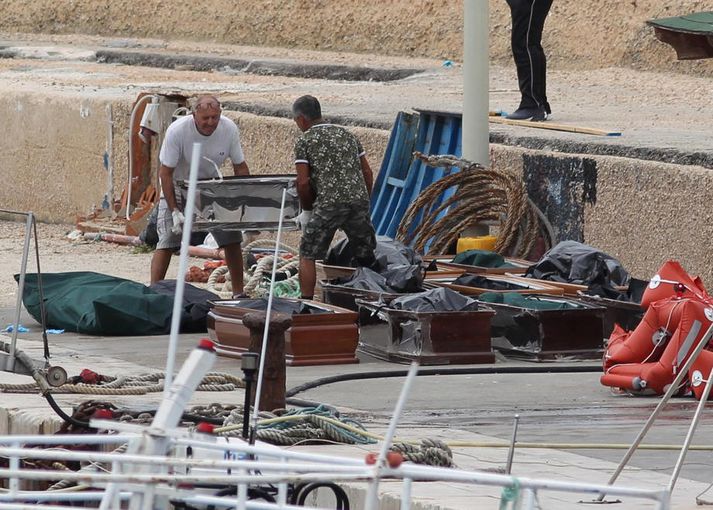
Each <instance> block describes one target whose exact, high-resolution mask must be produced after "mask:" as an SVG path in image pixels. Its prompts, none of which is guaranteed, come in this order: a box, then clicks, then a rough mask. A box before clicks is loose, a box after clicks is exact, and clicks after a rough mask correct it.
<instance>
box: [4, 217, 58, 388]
mask: <svg viewBox="0 0 713 510" xmlns="http://www.w3.org/2000/svg"><path fill="white" fill-rule="evenodd" d="M0 213H3V214H9V215H14V216H25V217H26V218H27V219H26V224H25V242H24V244H23V248H22V262H21V264H20V276H19V279H18V282H17V284H18V287H17V301H16V304H15V318H14V321H13V325H12V326H13V327H12V336H11V340H10V345H9V347H4V346H2V345H0V370H3V371H5V372H12V373H16V374H23V375H32V374H33V371H36V370H37V369H38V368H42V370H41V372H42V375H43V377H44V378H45V379H46V380H47V383H48V384H49V385H50V386H61V385H63V384H64V383H65V382H67V372H66V371H65V370H64V369H63V368H62V367H51V366H50V363H49V359H50V351H49V342H48V340H47V312H46V310H45V296H44V290H43V287H42V271H41V270H40V250H39V245H38V241H37V222H36V220H35V215H34V214H33V213H32V212H22V211H12V210H8V209H0ZM33 233H34V237H35V263H36V265H37V289H38V291H39V294H40V299H39V302H40V323H41V324H42V343H43V347H44V357H45V361H44V364H43V363H41V362H40V363H37V365H38V366H37V367H27V366H25V365H24V364H23V363H16V361H17V335H18V333H19V331H18V330H19V328H20V313H21V312H22V297H23V295H24V292H25V278H26V275H27V261H28V259H29V256H30V241H31V238H32V235H33ZM0 344H2V342H0Z"/></svg>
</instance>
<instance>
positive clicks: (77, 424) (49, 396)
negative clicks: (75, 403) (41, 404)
mask: <svg viewBox="0 0 713 510" xmlns="http://www.w3.org/2000/svg"><path fill="white" fill-rule="evenodd" d="M43 396H44V397H45V398H46V399H47V403H48V404H49V405H50V407H51V408H52V410H54V412H55V413H57V415H58V416H59V417H60V418H62V419H63V420H64V421H66V422H67V423H69V424H70V425H74V426H75V427H83V428H87V429H88V428H89V422H88V421H81V420H78V419H76V418H73V417H72V416H70V415H68V414H67V413H65V412H64V411H63V410H62V408H61V407H59V405H58V404H57V401H56V400H55V399H54V397H53V396H52V394H51V393H50V392H45V393H43Z"/></svg>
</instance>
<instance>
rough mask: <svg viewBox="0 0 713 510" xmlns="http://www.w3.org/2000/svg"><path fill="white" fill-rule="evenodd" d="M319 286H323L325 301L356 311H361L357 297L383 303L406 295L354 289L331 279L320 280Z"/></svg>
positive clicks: (323, 298)
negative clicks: (332, 281)
mask: <svg viewBox="0 0 713 510" xmlns="http://www.w3.org/2000/svg"><path fill="white" fill-rule="evenodd" d="M319 286H320V287H321V288H322V300H323V301H324V302H325V303H328V304H330V305H334V306H339V307H341V308H346V309H347V310H352V311H354V312H357V311H359V305H357V304H356V300H357V299H360V300H362V301H380V302H382V303H390V302H391V301H393V300H394V299H396V298H398V297H401V296H405V295H406V294H396V293H391V292H377V291H373V290H365V289H353V288H351V287H345V286H344V285H339V284H337V283H330V282H329V280H322V281H320V282H319Z"/></svg>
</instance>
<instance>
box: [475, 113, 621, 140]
mask: <svg viewBox="0 0 713 510" xmlns="http://www.w3.org/2000/svg"><path fill="white" fill-rule="evenodd" d="M488 120H489V121H490V122H492V123H494V124H507V125H508V126H522V127H529V128H537V129H549V130H552V131H566V132H568V133H580V134H583V135H596V136H621V132H620V131H606V130H604V129H596V128H590V127H583V126H571V125H568V124H556V123H553V122H547V121H544V122H533V121H531V120H512V119H506V118H505V117H499V116H496V115H491V116H489V117H488Z"/></svg>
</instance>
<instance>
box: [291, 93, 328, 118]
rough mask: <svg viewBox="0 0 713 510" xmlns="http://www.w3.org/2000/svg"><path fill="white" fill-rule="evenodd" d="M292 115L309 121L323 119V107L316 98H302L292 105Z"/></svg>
mask: <svg viewBox="0 0 713 510" xmlns="http://www.w3.org/2000/svg"><path fill="white" fill-rule="evenodd" d="M292 113H293V114H294V115H295V116H298V115H303V116H304V117H306V118H307V119H309V120H317V119H319V118H321V117H322V107H321V106H320V105H319V101H317V98H316V97H314V96H302V97H299V98H297V100H296V101H295V102H294V103H293V104H292Z"/></svg>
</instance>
